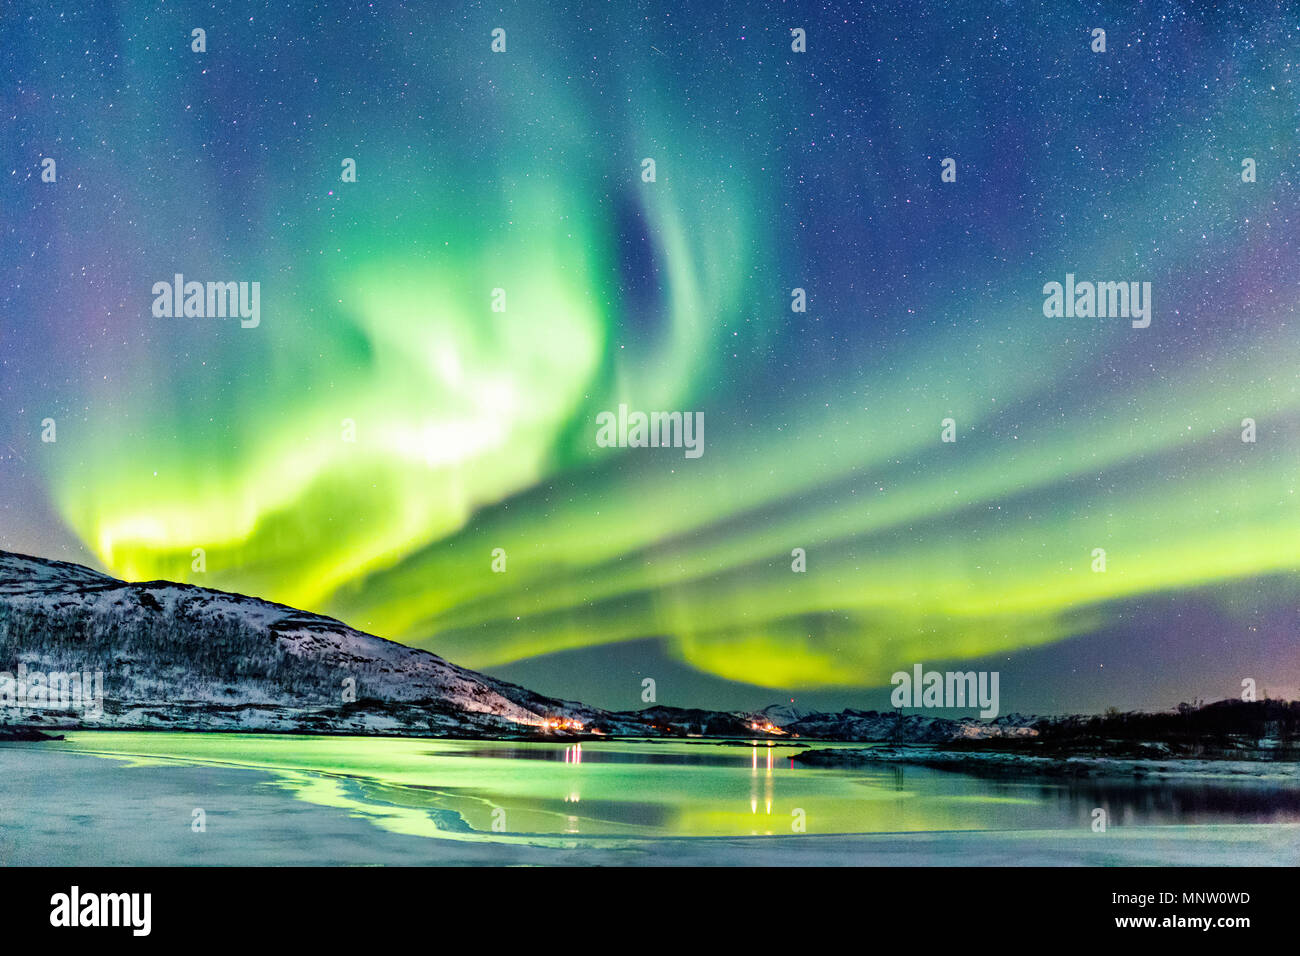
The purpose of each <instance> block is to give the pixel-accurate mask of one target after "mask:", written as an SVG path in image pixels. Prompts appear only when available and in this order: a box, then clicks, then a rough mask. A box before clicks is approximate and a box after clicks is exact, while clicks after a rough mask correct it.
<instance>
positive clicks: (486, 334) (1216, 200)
mask: <svg viewBox="0 0 1300 956" xmlns="http://www.w3.org/2000/svg"><path fill="white" fill-rule="evenodd" d="M747 6H748V7H752V5H745V4H739V3H722V4H710V5H708V6H707V8H706V7H704V6H699V5H687V4H677V3H669V4H653V5H652V4H634V5H619V4H614V5H608V6H606V5H596V4H578V5H572V6H568V7H565V6H556V5H549V4H546V5H541V4H522V3H521V4H505V5H502V6H495V5H494V6H482V5H467V4H454V5H453V4H447V5H443V4H431V5H418V4H417V5H410V6H403V5H400V4H394V5H387V4H375V5H373V6H363V5H347V4H341V3H324V4H318V5H315V7H314V8H313V10H312V11H311V12H307V11H296V12H295V11H289V10H286V9H279V8H277V5H263V4H258V3H253V4H237V5H233V6H232V8H231V10H230V11H229V12H224V13H220V14H218V13H214V11H213V10H212V9H211V8H210V7H206V6H203V7H198V6H196V7H193V8H187V7H186V6H185V5H178V6H176V7H175V8H171V7H168V8H166V9H162V8H159V9H153V8H152V7H151V6H148V5H144V4H130V3H128V4H121V5H112V4H105V5H97V6H93V7H91V8H90V9H81V8H79V9H77V10H75V11H73V10H68V11H66V12H64V13H57V12H54V11H52V10H50V9H49V8H47V7H45V6H42V5H38V4H34V3H19V4H17V5H16V10H17V13H16V14H15V15H14V16H10V17H6V18H5V19H4V22H3V23H0V66H2V69H0V74H2V75H3V77H4V80H3V82H2V83H0V97H3V113H2V115H0V126H3V129H4V132H3V134H2V135H0V149H2V150H3V158H4V162H5V165H4V168H3V171H4V174H5V176H4V185H3V189H2V190H0V251H2V252H3V261H4V268H5V272H6V276H7V280H8V281H6V282H5V283H4V285H3V287H2V288H0V303H2V304H3V308H2V317H3V331H2V332H0V546H3V547H6V548H12V549H14V550H20V551H26V552H29V553H35V554H40V555H43V556H46V557H57V558H65V559H69V560H80V561H84V562H86V563H90V564H94V565H95V566H97V567H101V568H103V569H104V570H106V571H109V572H111V573H114V574H117V575H119V576H122V577H125V578H128V579H152V578H167V579H173V580H187V581H191V582H193V583H197V584H202V585H204V586H208V587H216V588H222V589H226V590H234V591H240V592H243V593H249V594H255V595H258V596H260V597H265V598H269V599H272V600H276V601H281V602H284V603H287V604H291V605H294V606H300V607H304V608H307V609H310V610H313V611H319V612H323V613H327V614H332V615H334V616H337V617H339V618H341V619H343V620H345V621H347V622H348V623H350V624H352V625H354V626H356V627H359V628H362V629H364V630H368V631H371V632H373V633H376V634H379V635H381V636H384V637H390V638H393V639H395V640H400V641H404V642H407V643H411V644H415V645H417V646H421V647H426V648H428V649H430V650H433V651H435V652H437V653H439V654H442V655H443V656H445V657H447V658H449V659H451V660H453V661H455V662H457V663H459V664H463V665H466V666H471V667H476V668H479V669H486V670H489V671H491V672H493V673H500V674H503V675H508V676H509V677H510V678H511V679H514V680H518V681H519V682H521V683H525V684H528V685H529V686H535V687H536V689H538V690H540V691H543V692H548V693H555V694H559V695H563V696H567V697H574V698H582V699H585V700H588V701H589V702H591V703H593V704H599V705H606V706H623V707H632V706H638V705H640V698H639V696H638V695H639V692H640V679H641V677H642V676H643V675H649V676H651V677H658V678H659V701H660V702H661V703H673V704H680V705H692V706H708V705H716V706H721V705H723V704H729V703H732V702H736V701H740V700H742V699H743V700H744V701H746V702H748V703H752V704H761V703H765V702H768V701H769V700H773V699H779V698H782V697H786V696H805V697H806V698H807V699H809V700H813V699H816V700H822V701H834V702H838V703H841V704H850V705H857V704H860V703H864V702H867V703H869V702H872V701H875V702H877V704H879V703H881V702H883V701H884V700H885V698H886V697H887V693H888V682H889V675H890V674H891V673H892V672H893V671H895V670H898V669H899V668H900V667H910V666H912V664H914V663H916V662H924V663H926V664H932V665H937V664H941V663H943V662H946V661H962V662H967V663H969V664H970V666H974V662H984V663H985V664H988V663H989V662H993V664H995V665H996V666H997V668H998V669H1000V670H1001V671H1002V672H1003V675H1004V677H1003V691H1002V694H1003V700H1004V702H1005V704H1004V709H1006V710H1013V709H1017V708H1018V709H1022V710H1032V709H1039V710H1046V709H1051V708H1058V709H1070V708H1075V709H1084V708H1094V707H1101V706H1104V705H1107V704H1117V705H1121V706H1138V705H1146V706H1168V705H1170V704H1172V703H1175V702H1176V701H1178V700H1180V699H1189V698H1191V697H1193V696H1203V697H1207V698H1209V697H1219V696H1228V695H1232V694H1234V693H1235V691H1236V688H1237V687H1238V685H1239V679H1240V678H1242V677H1253V678H1255V679H1257V680H1258V681H1259V683H1260V685H1261V687H1268V688H1269V689H1270V690H1272V691H1273V692H1274V693H1275V694H1276V695H1281V694H1291V695H1294V694H1296V693H1297V690H1298V689H1300V655H1297V653H1296V649H1297V646H1300V642H1298V641H1297V634H1298V633H1300V579H1298V578H1297V575H1298V574H1300V495H1297V482H1298V472H1300V468H1298V467H1297V466H1298V465H1300V327H1298V326H1297V305H1300V281H1298V278H1300V266H1298V265H1297V261H1296V255H1295V251H1296V249H1297V248H1300V245H1298V243H1300V206H1298V205H1297V197H1298V196H1300V192H1298V190H1300V129H1298V121H1297V116H1300V89H1298V88H1297V84H1296V81H1297V76H1298V75H1300V58H1298V54H1297V50H1298V49H1300V47H1298V46H1297V40H1300V35H1298V34H1300V22H1298V21H1296V18H1295V17H1294V16H1292V15H1286V14H1284V13H1282V12H1279V11H1273V12H1266V11H1262V10H1258V9H1250V12H1249V14H1248V15H1247V14H1246V13H1244V12H1241V11H1238V12H1237V13H1234V12H1233V10H1232V8H1226V9H1224V10H1220V11H1210V10H1203V9H1199V8H1197V9H1195V10H1191V11H1189V10H1188V9H1187V8H1186V7H1184V6H1183V5H1179V4H1173V3H1158V4H1155V5H1153V6H1152V7H1151V8H1150V9H1144V10H1133V9H1131V8H1130V6H1129V5H1127V4H1118V3H1116V4H1097V5H1087V6H1086V9H1082V8H1081V9H1074V8H1068V9H1067V8H1066V7H1065V6H1061V7H1059V8H1058V7H1057V6H1056V5H1052V4H1043V5H1041V7H1040V8H1038V9H1037V10H1036V12H1034V13H1033V14H1032V15H1031V14H1029V13H1027V12H1026V11H1024V10H1021V9H1020V8H1019V7H1017V6H1014V5H1011V4H966V3H957V4H944V5H942V6H932V5H928V4H923V5H917V4H908V3H899V4H897V5H870V4H846V5H836V6H834V7H821V6H809V7H801V6H798V5H772V6H770V7H768V6H763V7H762V8H761V9H757V10H755V9H752V8H751V9H747ZM195 27H202V28H204V29H205V30H206V38H207V40H206V52H203V53H195V52H192V51H191V48H190V32H191V29H192V28H195ZM497 27H500V28H503V29H505V31H506V36H507V47H506V51H505V52H504V53H493V52H492V51H491V49H490V42H491V32H492V30H493V29H494V28H497ZM796 27H797V28H801V29H805V30H806V31H807V38H808V48H807V52H806V53H795V52H792V50H791V41H790V30H791V29H792V28H796ZM1094 27H1104V28H1105V29H1106V31H1107V45H1108V48H1107V51H1106V52H1105V53H1094V52H1092V50H1091V49H1090V46H1089V39H1090V31H1091V29H1092V28H1094ZM44 157H52V158H54V159H55V160H56V162H57V180H56V181H55V182H52V183H51V182H43V181H42V178H41V160H42V159H43V158H44ZM945 157H953V158H954V159H955V160H956V170H957V179H956V181H955V182H952V183H944V182H941V179H940V163H941V161H942V160H943V159H944V158H945ZM1248 157H1249V158H1252V159H1254V160H1255V161H1256V163H1257V168H1258V178H1257V181H1255V182H1243V179H1242V175H1241V171H1242V161H1243V159H1245V158H1248ZM347 158H352V159H354V160H355V162H356V170H357V176H356V182H344V181H341V179H340V164H341V163H342V161H343V160H344V159H347ZM645 158H653V159H654V160H655V166H656V176H655V180H654V181H653V182H645V181H643V179H642V161H643V159H645ZM176 273H184V275H185V276H186V277H187V278H188V277H191V276H192V277H194V278H195V279H199V280H221V281H227V280H237V281H245V280H247V281H257V282H260V287H261V321H260V323H259V325H258V326H257V327H256V328H247V329H246V328H241V327H240V325H239V322H238V321H237V320H227V319H203V318H165V319H164V318H155V317H154V316H153V315H152V314H151V312H150V306H151V303H152V301H153V295H152V294H151V289H152V287H153V285H154V283H156V282H159V281H164V282H169V281H171V278H172V276H173V274H176ZM1075 273H1077V274H1079V275H1080V276H1086V277H1088V278H1096V279H1102V280H1113V281H1124V282H1127V281H1142V282H1150V283H1151V288H1152V293H1151V299H1150V302H1151V305H1152V319H1151V323H1150V326H1149V327H1148V328H1133V327H1131V325H1130V323H1129V322H1128V321H1127V320H1125V319H1118V318H1104V319H1102V318H1080V317H1072V318H1064V317H1061V318H1048V317H1045V316H1044V310H1043V286H1044V284H1045V283H1048V282H1052V281H1057V282H1059V281H1061V280H1062V279H1063V278H1064V277H1065V276H1066V275H1067V274H1075ZM796 288H799V289H804V290H805V291H806V295H807V311H806V312H803V313H799V312H793V311H792V310H791V294H792V290H794V289H796ZM497 289H502V290H504V291H505V297H504V302H505V308H504V311H496V310H494V308H493V302H494V294H495V293H494V290H497ZM620 404H626V405H628V406H629V407H632V408H639V409H645V410H679V411H689V412H702V413H703V415H704V419H705V420H706V421H707V440H706V444H705V446H704V447H705V452H704V454H703V455H702V456H701V457H699V458H697V459H688V458H685V457H684V456H683V455H682V453H681V452H680V451H679V450H669V449H632V448H606V447H600V446H599V445H598V444H597V442H596V426H595V422H596V417H597V415H598V414H600V413H601V412H604V411H611V410H615V409H617V408H618V407H619V406H620ZM47 418H50V419H53V420H54V422H55V423H56V426H57V440H56V441H54V442H43V441H42V440H41V436H42V428H43V426H42V422H43V421H44V420H45V419H47ZM948 418H951V419H952V420H953V421H954V422H955V426H956V436H957V440H956V441H955V442H951V443H948V442H942V441H941V440H940V435H941V429H942V425H941V423H942V422H943V420H944V419H948ZM1245 419H1251V420H1253V422H1254V423H1255V429H1256V434H1255V441H1253V442H1243V440H1242V432H1243V428H1244V427H1245V426H1244V425H1243V422H1244V420H1245ZM351 437H354V439H355V440H347V439H348V438H351ZM195 548H202V549H203V551H204V555H205V563H206V569H205V570H204V571H202V572H196V571H194V570H193V550H194V549H195ZM796 548H802V549H804V550H805V552H806V556H807V571H806V572H804V573H794V572H792V570H791V561H792V557H791V553H792V550H793V549H796ZM1097 548H1102V549H1104V550H1105V553H1106V570H1105V571H1104V573H1098V572H1096V571H1094V570H1093V565H1094V557H1093V552H1094V549H1097ZM495 549H503V550H504V553H505V555H506V570H505V571H504V572H503V573H497V572H494V571H493V569H492V563H493V553H494V550H495ZM660 675H662V676H660ZM724 682H735V685H736V686H734V687H730V688H729V685H727V684H726V683H724ZM728 688H729V689H728ZM728 694H729V695H731V696H730V697H727V695H728ZM719 695H721V696H719ZM724 698H726V699H724Z"/></svg>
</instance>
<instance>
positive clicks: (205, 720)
mask: <svg viewBox="0 0 1300 956" xmlns="http://www.w3.org/2000/svg"><path fill="white" fill-rule="evenodd" d="M19 664H22V665H23V666H24V667H25V669H26V672H28V673H36V674H47V673H53V672H63V673H83V672H84V673H94V672H100V673H102V675H103V678H102V679H103V684H102V689H103V713H102V715H98V716H92V715H88V714H87V713H85V712H84V711H86V708H80V709H73V710H68V709H58V708H54V707H51V706H44V707H20V706H16V705H15V704H13V703H9V702H7V701H3V699H2V695H3V692H4V688H3V678H2V677H0V723H9V724H19V723H21V724H28V725H31V724H37V725H47V726H77V725H82V724H84V725H86V726H102V727H185V728H198V727H201V728H203V729H213V730H216V729H246V730H318V731H325V732H379V733H383V732H391V733H403V732H423V733H431V732H432V733H490V734H500V733H510V732H525V733H527V732H533V731H541V730H546V731H556V732H566V731H569V732H574V731H578V730H579V729H580V728H589V727H591V726H592V725H595V724H598V723H599V722H600V721H601V719H602V718H603V716H604V714H603V712H602V711H599V710H596V709H594V708H590V707H585V706H584V705H582V704H578V703H574V702H571V701H561V700H555V699H552V698H548V697H543V696H541V695H539V694H534V693H532V692H531V691H528V690H526V689H524V688H522V687H518V686H516V685H514V684H509V683H506V682H505V681H500V680H496V679H494V678H491V677H488V676H486V675H483V674H478V673H475V672H474V671H470V670H466V669H465V668H461V667H457V666H455V665H454V664H451V663H449V662H447V661H445V660H443V659H442V658H441V657H438V656H437V655H436V654H431V653H429V652H428V651H422V650H418V649H416V648H412V647H407V646H405V645H403V644H397V643H395V642H393V641H387V640H384V639H383V638H379V637H375V636H373V635H370V634H365V633H362V632H361V631H357V630H354V629H353V628H350V627H348V626H347V625H345V624H343V623H342V622H340V621H336V620H334V619H332V618H328V617H324V616H322V615H318V614H310V613H307V612H305V611H299V610H295V609H294V608H290V607H286V606H284V605H281V604H274V603H271V602H269V601H263V600H260V599H257V598H251V597H245V596H243V595H240V594H228V593H225V592H223V591H214V590H210V589H207V588H201V587H195V586H193V585H187V584H175V583H171V582H166V581H151V582H145V583H134V584H131V583H126V582H124V581H119V580H117V579H115V578H112V577H109V576H107V575H104V574H100V573H99V572H97V571H93V570H91V569H89V568H86V567H82V566H80V565H76V564H69V563H66V562H62V561H49V560H44V559H41V558H34V557H28V556H25V555H20V554H14V553H11V552H6V551H0V671H14V669H16V668H17V667H18V665H19ZM87 696H88V694H87ZM6 704H7V705H6Z"/></svg>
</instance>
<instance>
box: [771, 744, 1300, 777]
mask: <svg viewBox="0 0 1300 956" xmlns="http://www.w3.org/2000/svg"><path fill="white" fill-rule="evenodd" d="M794 760H795V762H796V763H803V764H806V765H808V766H813V767H852V766H865V765H871V764H882V763H897V764H913V765H916V766H922V767H930V768H932V769H936V770H951V771H956V772H960V773H979V774H1015V775H1021V774H1024V775H1043V776H1087V777H1142V778H1149V779H1153V780H1162V779H1175V778H1185V777H1196V778H1201V779H1213V778H1232V779H1243V778H1255V779H1260V780H1271V781H1278V780H1283V781H1292V782H1295V783H1296V784H1300V763H1297V762H1294V761H1283V760H1230V759H1224V760H1219V759H1215V760H1208V759H1203V758H1194V757H1172V756H1171V757H1168V758H1163V759H1161V758H1124V757H1105V756H1091V755H1075V756H1060V757H1056V756H1052V757H1040V756H1035V755H1031V754H1023V753H1009V752H1007V751H1003V750H993V749H989V750H976V749H966V750H945V749H944V748H943V747H941V746H926V745H904V746H898V745H879V746H875V747H863V748H858V747H852V748H847V747H841V748H836V749H833V750H830V749H825V750H817V749H813V750H809V751H806V752H805V753H801V754H797V755H796V756H795V757H794Z"/></svg>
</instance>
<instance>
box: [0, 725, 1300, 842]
mask: <svg viewBox="0 0 1300 956" xmlns="http://www.w3.org/2000/svg"><path fill="white" fill-rule="evenodd" d="M815 746H824V745H815ZM795 752H796V751H795V749H794V748H791V747H788V746H768V745H767V744H766V742H764V743H760V744H757V745H754V744H749V743H738V744H720V743H718V742H715V741H598V742H584V743H582V744H580V745H579V744H563V743H555V744H548V743H513V742H486V741H447V740H431V739H394V738H373V737H364V738H363V737H307V736H271V735H248V734H192V733H131V732H119V731H87V732H74V733H70V734H69V735H68V739H67V740H66V741H58V742H43V743H5V744H0V861H2V862H5V863H12V864H87V865H90V864H221V865H224V864H257V863H269V864H289V863H296V864H331V865H337V864H342V865H349V864H371V863H395V864H420V863H432V864H437V863H500V864H512V863H523V864H586V863H600V864H618V863H632V864H636V863H646V864H660V863H662V864H673V863H691V864H746V863H753V864H781V863H789V864H800V865H808V864H819V863H828V864H870V863H881V864H890V865H906V864H918V865H924V864H980V863H989V864H1003V865H1005V864H1016V863H1037V864H1100V865H1104V864H1111V863H1114V864H1119V863H1125V864H1147V863H1150V864H1160V863H1171V864H1183V863H1186V864H1202V865H1205V864H1219V865H1225V864H1226V865H1232V864H1279V865H1294V864H1295V863H1297V862H1300V788H1297V787H1296V786H1295V785H1294V783H1286V782H1279V781H1270V780H1259V779H1243V780H1240V781H1237V780H1223V779H1215V780H1213V781H1201V780H1179V781H1176V782H1171V781H1152V782H1138V781H1129V780H1126V779H1125V780H1114V779H1109V780H1066V779H1061V780H1057V779H1050V780H1045V779H1033V780H1028V779H1017V780H1004V779H984V778H980V777H976V776H971V775H968V774H964V773H952V772H945V771H939V770H928V769H924V768H914V767H899V766H871V767H867V768H860V769H845V768H816V767H805V766H801V765H799V764H797V763H793V762H792V761H791V760H790V757H791V755H792V754H793V753H795ZM1098 808H1101V809H1103V810H1105V812H1106V819H1107V823H1108V825H1107V828H1106V832H1104V833H1101V832H1097V831H1095V830H1094V828H1093V820H1094V813H1095V810H1096V809H1098ZM199 823H201V824H202V827H201V828H199V826H198V824H199Z"/></svg>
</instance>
